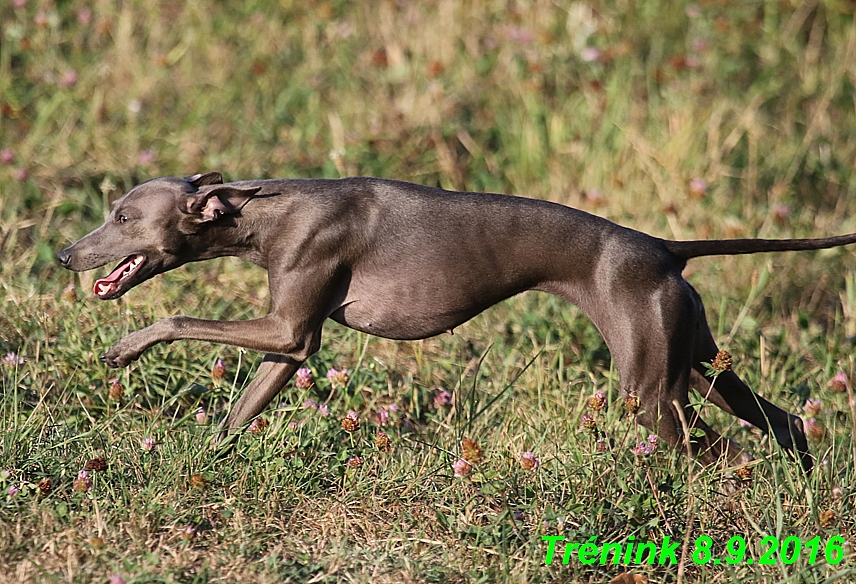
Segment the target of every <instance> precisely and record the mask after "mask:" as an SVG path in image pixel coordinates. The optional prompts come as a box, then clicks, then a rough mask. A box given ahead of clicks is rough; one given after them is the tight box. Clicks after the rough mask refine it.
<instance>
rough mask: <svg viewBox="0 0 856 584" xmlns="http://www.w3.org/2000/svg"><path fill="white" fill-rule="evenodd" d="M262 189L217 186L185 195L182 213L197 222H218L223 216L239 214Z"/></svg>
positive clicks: (227, 185)
mask: <svg viewBox="0 0 856 584" xmlns="http://www.w3.org/2000/svg"><path fill="white" fill-rule="evenodd" d="M261 189H262V188H261V187H250V188H238V187H234V186H232V185H229V184H226V185H215V186H212V187H211V188H204V189H201V190H200V191H198V192H196V193H192V194H190V195H185V197H184V200H183V201H182V203H181V205H180V206H181V211H182V212H184V213H187V214H188V215H192V216H193V217H194V218H195V219H196V221H198V222H200V223H204V222H207V221H216V220H217V219H219V218H220V217H221V216H223V215H228V214H231V213H237V212H238V211H240V210H241V209H243V208H244V205H246V204H247V202H248V201H249V200H250V199H252V198H253V197H254V196H256V193H258V192H259V191H260V190H261Z"/></svg>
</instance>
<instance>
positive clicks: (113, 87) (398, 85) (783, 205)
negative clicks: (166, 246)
mask: <svg viewBox="0 0 856 584" xmlns="http://www.w3.org/2000/svg"><path fill="white" fill-rule="evenodd" d="M853 8H854V4H853V3H852V2H847V1H843V0H842V1H829V2H819V1H811V0H810V1H808V2H796V1H790V0H784V1H781V0H777V1H773V0H764V1H762V0H758V1H754V0H753V1H741V2H730V1H727V0H726V1H712V0H709V1H705V0H702V1H700V2H697V3H684V2H671V1H666V0H663V1H658V0H644V1H630V0H627V1H616V2H564V1H562V2H556V1H546V0H532V1H516V0H501V1H500V0H473V1H468V2H457V1H453V0H436V1H422V2H416V1H407V0H397V1H386V0H384V1H378V2H345V1H342V2H337V1H335V0H324V1H314V0H302V1H299V2H291V1H288V0H281V1H280V2H275V1H250V2H230V1H223V2H200V1H190V2H134V1H128V2H112V1H107V0H104V1H76V0H69V1H58V2H53V1H28V0H8V1H6V2H4V4H3V6H2V8H0V24H2V37H0V39H1V40H0V42H2V45H0V149H2V160H0V188H2V197H3V200H4V204H3V208H2V210H0V246H2V247H0V250H2V253H3V256H4V260H5V261H4V262H3V263H4V264H5V265H8V264H9V263H13V264H15V265H16V268H15V269H16V271H20V269H21V268H25V269H28V270H31V269H35V270H37V271H38V270H40V269H50V268H48V264H50V263H51V262H52V255H53V253H54V252H55V251H56V249H57V248H58V247H59V246H62V245H64V244H65V243H66V242H67V241H69V240H71V239H73V238H76V237H78V236H79V235H81V234H82V233H84V232H86V231H88V230H89V229H90V228H91V227H92V226H93V225H94V224H95V223H97V222H99V221H100V220H101V219H102V218H103V213H104V209H105V207H104V205H105V202H107V201H108V200H112V199H113V198H115V197H116V196H117V195H118V194H120V193H121V192H122V191H124V190H126V189H127V188H129V187H130V186H132V185H134V184H136V183H138V182H140V181H142V180H146V179H148V178H152V177H155V176H160V175H179V176H184V175H189V174H193V173H196V172H204V171H207V170H220V171H222V172H223V173H224V175H225V176H226V177H227V178H228V179H233V180H234V179H247V178H259V177H286V176H301V177H314V176H326V177H338V176H345V175H374V176H385V177H394V178H399V179H404V180H410V181H414V182H418V183H422V184H429V185H439V186H442V187H445V188H452V189H467V190H490V191H497V192H505V193H514V194H518V195H524V196H530V197H540V198H548V199H551V200H554V201H558V202H562V203H566V204H570V205H574V206H578V207H581V208H584V209H587V210H590V211H594V212H597V213H599V214H603V215H606V216H608V217H610V218H612V219H614V220H617V221H619V222H622V223H624V224H627V225H630V226H635V227H638V228H642V229H646V230H648V231H650V232H653V233H655V234H657V235H660V236H664V237H674V238H693V237H738V236H756V235H757V236H764V237H776V236H786V235H787V236H790V235H794V236H805V235H811V234H815V235H826V234H829V233H832V232H840V231H854V230H856V221H852V220H851V219H850V218H851V217H852V215H853V208H854V206H856V198H854V196H853V194H854V184H856V183H854V160H855V159H856V158H854V149H856V142H854V141H853V140H852V139H851V137H852V136H853V135H854V134H856V132H854V130H856V116H854V95H856V92H854V73H856V29H854V27H853V16H852V13H853ZM34 249H35V250H37V251H38V253H37V254H36V255H35V256H34V255H33V253H32V250H34Z"/></svg>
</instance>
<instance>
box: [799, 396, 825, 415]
mask: <svg viewBox="0 0 856 584" xmlns="http://www.w3.org/2000/svg"><path fill="white" fill-rule="evenodd" d="M822 405H823V402H821V401H820V400H819V399H815V398H813V397H810V398H808V399H807V400H805V404H804V405H803V411H804V412H805V413H807V414H808V415H809V416H816V415H818V414H819V413H820V408H821V407H822Z"/></svg>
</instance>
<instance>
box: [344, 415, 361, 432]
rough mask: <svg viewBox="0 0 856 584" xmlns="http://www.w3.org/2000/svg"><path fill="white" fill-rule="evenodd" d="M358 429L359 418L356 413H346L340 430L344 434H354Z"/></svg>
mask: <svg viewBox="0 0 856 584" xmlns="http://www.w3.org/2000/svg"><path fill="white" fill-rule="evenodd" d="M359 429H360V416H359V415H358V414H357V412H348V415H347V416H345V417H344V418H342V430H344V431H345V432H356V431H357V430H359Z"/></svg>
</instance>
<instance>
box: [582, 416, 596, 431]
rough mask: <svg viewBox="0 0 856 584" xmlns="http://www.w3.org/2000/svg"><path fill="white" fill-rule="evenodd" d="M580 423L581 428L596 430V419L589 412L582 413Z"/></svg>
mask: <svg viewBox="0 0 856 584" xmlns="http://www.w3.org/2000/svg"><path fill="white" fill-rule="evenodd" d="M582 424H583V428H585V429H586V430H588V431H589V432H597V420H595V419H594V418H593V417H592V416H590V415H589V414H583V417H582Z"/></svg>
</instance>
